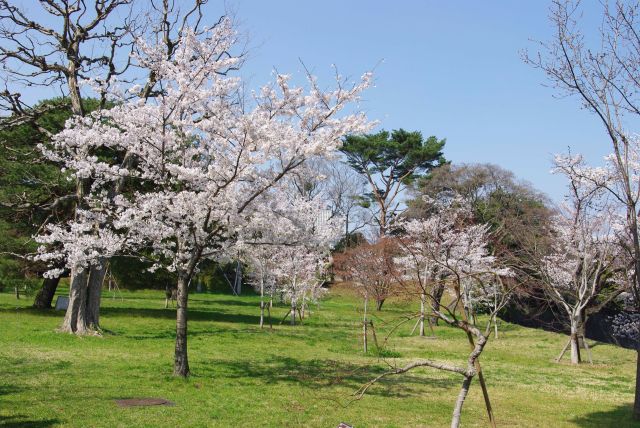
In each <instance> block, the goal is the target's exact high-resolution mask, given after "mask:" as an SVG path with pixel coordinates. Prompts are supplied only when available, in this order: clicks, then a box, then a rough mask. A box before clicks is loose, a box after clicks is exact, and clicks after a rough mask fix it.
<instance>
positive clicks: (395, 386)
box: [0, 290, 636, 428]
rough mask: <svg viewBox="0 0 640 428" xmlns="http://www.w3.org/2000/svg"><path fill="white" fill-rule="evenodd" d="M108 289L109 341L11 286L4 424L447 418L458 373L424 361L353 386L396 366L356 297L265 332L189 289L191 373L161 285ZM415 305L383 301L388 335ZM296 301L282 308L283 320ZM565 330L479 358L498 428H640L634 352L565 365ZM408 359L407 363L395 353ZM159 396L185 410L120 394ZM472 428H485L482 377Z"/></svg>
mask: <svg viewBox="0 0 640 428" xmlns="http://www.w3.org/2000/svg"><path fill="white" fill-rule="evenodd" d="M121 297H122V298H116V299H114V298H112V297H111V294H110V293H105V296H104V297H103V309H102V320H101V322H102V325H103V328H105V329H106V330H107V332H106V334H105V335H104V336H103V337H83V338H78V337H73V336H71V335H66V334H59V333H56V332H55V329H56V327H57V326H58V325H59V324H60V321H61V317H62V315H63V314H62V313H61V312H55V311H49V312H44V313H42V312H37V311H34V310H32V309H29V305H30V303H31V300H28V299H21V300H19V301H17V300H15V298H14V297H13V296H12V295H11V294H9V293H0V426H14V427H49V426H74V427H146V426H148V427H152V426H153V427H155V426H166V427H190V426H193V427H210V426H237V427H263V426H264V427H285V426H286V427H289V426H291V427H336V426H337V425H338V423H339V422H341V421H344V422H347V423H349V424H352V425H354V426H355V427H357V428H361V427H443V426H448V425H449V421H450V414H451V411H452V408H453V403H454V401H455V398H456V395H457V393H458V389H459V386H460V383H461V378H459V377H457V376H454V375H451V374H447V373H443V372H439V371H435V370H433V369H427V368H425V369H418V370H415V371H413V372H411V373H408V374H405V375H401V376H395V377H392V378H387V379H385V380H383V381H382V382H380V383H379V384H377V385H375V386H374V387H373V388H372V389H370V391H369V393H368V394H367V395H366V396H365V397H364V398H363V399H362V400H360V401H355V402H351V403H349V401H350V394H351V393H353V391H355V390H356V389H357V388H358V387H359V386H360V385H361V384H362V383H364V382H365V381H367V380H368V379H370V378H371V377H372V376H373V375H374V374H376V373H379V372H380V371H381V370H382V369H383V367H384V366H385V363H384V362H383V361H382V360H380V359H379V357H378V356H376V355H375V353H373V352H372V353H371V355H363V354H362V352H361V344H360V342H359V339H360V338H359V332H360V326H359V324H358V320H359V317H360V313H359V312H358V308H359V305H358V301H357V299H355V298H353V297H351V296H349V295H348V294H346V293H345V292H340V291H338V290H333V291H332V292H330V294H329V296H328V297H327V298H326V299H325V300H323V301H322V303H321V306H320V307H319V308H317V309H314V310H313V314H312V316H311V318H309V319H307V320H306V321H305V324H304V325H303V326H296V327H291V326H288V325H279V324H278V323H276V325H274V329H273V330H272V331H271V330H269V329H268V328H267V329H265V330H262V331H261V330H260V329H259V328H258V327H257V322H258V306H257V305H258V299H257V297H255V296H242V297H232V296H229V295H222V294H193V295H192V296H191V298H190V303H189V305H190V321H189V358H190V365H191V370H192V372H193V375H192V376H191V377H190V378H189V379H187V380H182V379H177V378H174V377H173V376H172V375H171V372H172V361H173V360H172V358H173V346H174V344H173V340H174V337H175V332H174V323H175V321H174V315H175V311H174V310H171V309H163V307H164V299H163V297H164V295H163V293H162V292H159V291H138V292H123V293H122V295H121ZM409 309H410V308H407V306H406V304H402V303H400V302H396V303H394V302H390V303H389V304H385V308H384V309H383V311H382V312H380V313H377V314H375V315H376V316H377V318H376V320H375V323H376V325H377V326H378V335H379V336H383V335H384V332H385V330H388V329H389V328H390V326H391V325H394V324H395V320H397V319H398V318H399V317H400V316H401V315H402V314H405V313H406V312H407V311H408V310H409ZM285 312H286V309H285V308H284V307H282V308H276V310H275V318H276V319H278V321H279V319H280V318H281V317H282V316H284V314H285ZM411 327H412V326H411V325H409V324H407V325H405V326H403V327H402V328H400V329H399V330H398V333H397V334H395V335H394V336H393V337H392V339H390V342H389V346H388V351H387V352H386V357H387V361H389V362H391V363H393V362H396V361H397V362H398V363H402V362H405V361H407V360H409V359H411V358H414V357H417V358H438V359H444V360H449V361H464V359H465V358H466V355H467V352H468V348H467V346H468V344H467V343H466V342H465V339H464V337H462V336H461V335H460V333H459V332H458V331H456V330H453V329H451V328H447V327H438V328H437V329H436V335H437V338H435V339H424V338H419V337H415V336H413V337H411V336H409V334H408V333H409V331H410V330H411ZM565 340H566V339H565V337H564V336H561V335H557V334H552V333H547V332H543V331H539V330H533V329H527V328H523V327H519V326H515V325H508V324H505V325H503V326H502V336H501V337H500V339H498V340H493V339H491V341H490V342H489V344H488V346H487V348H486V351H485V353H484V354H483V356H482V363H483V368H484V370H485V373H486V378H487V383H488V386H489V391H490V394H491V397H492V400H493V405H494V408H495V414H496V419H497V422H498V426H500V427H609V426H612V427H613V426H615V427H618V428H624V427H631V426H636V425H634V424H633V423H632V422H631V416H630V415H631V403H632V401H633V384H634V373H635V354H634V352H631V351H628V350H624V349H621V348H616V347H613V346H610V345H605V344H599V343H597V344H594V347H593V355H594V363H595V364H594V365H588V364H585V365H580V366H578V367H572V366H570V365H569V364H567V363H560V364H557V363H554V362H553V358H554V357H555V356H556V355H557V353H558V352H559V350H560V348H561V347H562V345H563V344H564V341H565ZM396 359H397V360H396ZM130 397H160V398H166V399H168V400H171V401H173V402H175V406H172V407H167V406H157V407H132V408H120V407H117V406H116V404H115V402H114V400H116V399H119V398H130ZM462 426H464V427H476V426H478V427H484V426H487V423H486V417H485V414H484V413H483V404H482V396H481V393H480V389H479V387H478V384H477V383H476V382H475V381H474V383H473V384H472V387H471V392H470V395H469V398H468V401H467V403H466V404H465V407H464V410H463V417H462Z"/></svg>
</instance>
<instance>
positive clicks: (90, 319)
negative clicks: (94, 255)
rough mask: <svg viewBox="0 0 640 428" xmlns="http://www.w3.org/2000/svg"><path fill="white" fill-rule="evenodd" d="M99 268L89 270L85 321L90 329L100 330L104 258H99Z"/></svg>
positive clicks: (105, 270) (105, 268)
mask: <svg viewBox="0 0 640 428" xmlns="http://www.w3.org/2000/svg"><path fill="white" fill-rule="evenodd" d="M99 263H100V264H101V265H102V268H101V269H97V268H93V269H91V270H90V271H89V279H88V282H87V312H86V314H87V321H86V324H87V326H88V327H89V328H90V329H91V330H96V331H98V330H100V299H101V297H102V284H103V283H104V277H105V275H106V273H107V265H106V260H104V259H100V260H99Z"/></svg>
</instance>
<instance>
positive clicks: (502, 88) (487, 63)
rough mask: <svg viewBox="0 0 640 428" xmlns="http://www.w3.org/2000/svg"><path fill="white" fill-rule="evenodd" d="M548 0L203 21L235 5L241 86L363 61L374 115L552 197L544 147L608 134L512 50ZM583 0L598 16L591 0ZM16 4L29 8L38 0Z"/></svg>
mask: <svg viewBox="0 0 640 428" xmlns="http://www.w3.org/2000/svg"><path fill="white" fill-rule="evenodd" d="M176 1H177V2H178V1H179V0H176ZM549 3H550V2H549V1H547V0H529V1H518V0H486V1H472V0H466V1H436V0H428V1H427V0H424V1H422V0H405V1H399V0H397V1H382V0H323V1H301V0H270V1H259V0H227V1H226V2H223V1H221V0H209V3H208V5H207V6H206V12H207V14H206V17H205V22H210V23H213V22H215V21H217V19H218V17H219V15H220V14H221V13H223V12H224V11H225V10H228V11H232V12H233V14H234V15H235V18H236V20H237V21H238V23H239V24H240V30H241V32H242V33H243V34H245V35H247V36H248V47H249V56H248V61H247V64H246V67H245V68H244V70H243V71H242V73H243V75H244V76H245V77H247V78H249V79H250V86H252V87H257V86H259V85H261V84H263V83H265V82H267V81H269V80H270V79H271V77H272V76H271V71H272V70H273V69H274V68H276V69H277V70H278V71H279V72H281V73H287V74H293V75H294V76H299V77H301V76H303V69H302V66H301V64H300V62H299V60H302V61H304V63H305V65H306V66H307V67H308V68H310V69H311V70H312V71H313V72H314V73H315V74H318V75H319V76H320V77H321V82H326V84H327V85H330V84H331V76H332V69H331V64H336V66H337V67H338V69H339V71H340V72H341V74H343V75H345V76H353V77H354V78H357V77H359V76H360V75H361V74H362V73H363V72H365V71H368V70H372V69H373V71H374V75H375V81H376V86H375V88H372V89H370V90H369V91H368V92H367V93H366V94H365V97H366V99H365V100H364V102H363V104H362V107H363V108H364V109H365V110H366V111H367V112H368V115H369V117H370V118H372V119H376V120H379V121H380V127H382V128H386V129H394V128H400V127H402V128H405V129H407V130H420V131H422V132H423V134H424V135H425V136H430V135H436V136H437V137H438V138H446V139H447V144H446V147H445V155H446V157H447V158H448V159H449V160H451V161H453V162H454V163H461V162H467V163H469V162H492V163H496V164H498V165H500V166H502V167H504V168H507V169H509V170H512V171H513V172H514V173H515V174H516V175H517V176H518V177H520V178H522V179H525V180H527V181H529V182H531V183H532V184H533V185H534V186H535V187H537V188H538V189H540V190H542V191H543V192H545V193H547V194H548V195H549V196H551V197H552V198H553V199H555V200H559V199H560V198H561V196H562V194H563V192H564V189H565V183H564V181H563V180H562V178H561V177H556V176H552V175H551V174H550V173H549V170H550V165H551V158H552V155H553V154H554V153H557V152H563V151H566V150H567V147H569V146H570V147H571V149H572V151H573V152H582V153H584V154H585V155H586V156H587V158H588V159H589V161H591V162H594V163H598V162H600V161H601V159H602V156H603V155H605V154H606V153H607V151H608V149H609V142H608V140H607V139H606V137H605V134H604V131H603V129H602V127H601V126H600V125H599V124H598V122H597V121H596V120H595V118H594V116H593V115H591V114H590V113H588V112H586V111H584V110H580V104H579V101H578V100H577V99H575V98H565V99H558V98H557V97H554V90H553V89H551V88H549V87H545V86H544V84H545V83H546V80H545V79H546V78H545V75H544V74H543V73H542V72H540V71H539V70H535V69H533V68H531V67H530V66H528V65H526V64H525V63H524V62H523V61H522V59H521V55H520V52H521V51H522V50H524V49H527V48H528V49H530V50H532V51H533V52H535V51H536V49H537V47H536V44H535V43H534V42H533V41H532V40H548V39H550V38H551V37H552V35H553V28H552V27H551V25H550V23H549V20H548V17H547V15H548V7H549ZM584 3H585V7H586V11H585V17H586V18H587V19H588V20H589V21H590V24H591V25H594V26H595V25H597V22H598V21H597V20H598V17H599V15H600V13H599V8H600V4H599V2H597V1H594V0H593V1H592V0H590V1H587V2H584ZM25 7H27V8H28V9H29V13H30V14H31V13H32V14H33V15H32V16H34V18H35V19H38V15H39V14H40V13H41V12H40V11H39V10H38V9H39V7H38V6H36V5H33V6H31V7H28V6H25ZM594 28H595V27H594ZM594 34H595V33H594ZM38 94H39V96H44V95H43V94H42V93H41V92H38Z"/></svg>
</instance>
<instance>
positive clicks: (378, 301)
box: [376, 299, 385, 311]
mask: <svg viewBox="0 0 640 428" xmlns="http://www.w3.org/2000/svg"><path fill="white" fill-rule="evenodd" d="M384 300H385V299H380V300H376V311H381V310H382V305H384Z"/></svg>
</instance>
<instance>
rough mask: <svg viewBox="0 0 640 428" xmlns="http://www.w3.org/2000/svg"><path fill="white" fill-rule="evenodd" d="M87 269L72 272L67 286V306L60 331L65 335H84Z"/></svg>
mask: <svg viewBox="0 0 640 428" xmlns="http://www.w3.org/2000/svg"><path fill="white" fill-rule="evenodd" d="M88 277H89V275H88V272H87V269H83V270H82V271H75V270H72V272H71V284H70V286H69V306H68V307H67V312H66V314H65V316H64V321H63V322H62V326H61V327H60V331H62V332H65V333H75V334H86V333H87V331H88V329H87V324H86V317H85V313H86V306H87V280H88Z"/></svg>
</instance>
